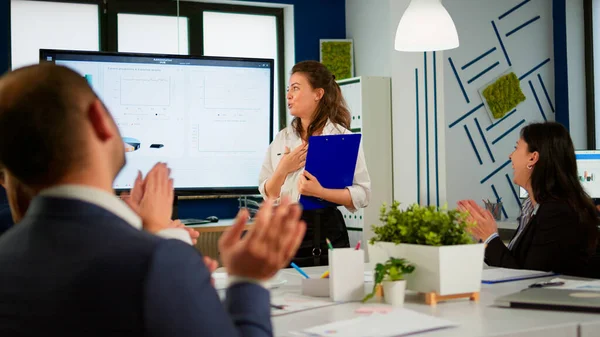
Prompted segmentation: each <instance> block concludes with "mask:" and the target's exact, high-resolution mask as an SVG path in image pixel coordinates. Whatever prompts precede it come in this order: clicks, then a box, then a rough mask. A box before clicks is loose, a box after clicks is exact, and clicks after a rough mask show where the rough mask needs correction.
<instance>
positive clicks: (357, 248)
mask: <svg viewBox="0 0 600 337" xmlns="http://www.w3.org/2000/svg"><path fill="white" fill-rule="evenodd" d="M359 249H360V240H358V243H357V244H356V248H354V250H359Z"/></svg>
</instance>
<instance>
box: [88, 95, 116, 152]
mask: <svg viewBox="0 0 600 337" xmlns="http://www.w3.org/2000/svg"><path fill="white" fill-rule="evenodd" d="M87 115H88V119H89V121H90V124H91V125H92V129H93V130H94V134H95V135H96V137H98V139H99V140H100V141H102V142H105V141H107V140H109V139H111V138H112V137H115V136H116V131H117V130H116V128H115V126H114V122H113V120H112V118H111V117H110V115H109V113H108V111H107V110H106V108H105V107H104V104H102V102H100V100H99V99H95V100H94V101H93V102H92V103H91V104H90V105H89V107H88V109H87Z"/></svg>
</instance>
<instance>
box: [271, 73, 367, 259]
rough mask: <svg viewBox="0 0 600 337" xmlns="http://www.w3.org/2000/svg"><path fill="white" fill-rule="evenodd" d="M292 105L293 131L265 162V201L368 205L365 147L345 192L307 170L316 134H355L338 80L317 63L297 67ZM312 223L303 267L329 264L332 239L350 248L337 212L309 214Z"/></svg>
mask: <svg viewBox="0 0 600 337" xmlns="http://www.w3.org/2000/svg"><path fill="white" fill-rule="evenodd" d="M287 103H288V109H289V111H290V114H291V115H292V116H294V119H293V121H292V124H291V126H288V127H287V128H285V129H283V130H282V131H281V132H279V133H278V134H277V136H276V137H275V139H274V140H273V142H272V143H271V145H270V146H269V149H268V151H267V155H266V158H265V161H264V163H263V166H262V169H261V172H260V177H259V190H260V193H261V194H262V196H263V197H265V198H267V197H270V198H281V197H284V196H288V197H290V198H291V199H292V200H293V201H298V200H299V198H300V195H304V196H309V197H316V198H320V199H323V200H326V201H329V202H332V203H334V204H337V205H342V206H344V207H346V208H347V209H348V210H350V211H356V210H357V209H359V208H364V207H366V206H367V205H368V204H369V200H370V198H371V180H370V178H369V173H368V171H367V166H366V164H365V157H364V154H363V151H362V146H361V147H360V148H359V153H358V159H357V162H356V169H355V172H354V181H353V183H352V186H347V187H346V188H344V189H328V188H324V187H323V186H321V184H320V183H319V180H318V179H316V178H315V177H314V176H313V175H311V173H310V172H307V171H305V170H304V164H305V161H306V152H307V150H308V145H307V144H308V139H309V138H310V136H317V135H337V134H350V133H351V132H350V131H349V130H348V129H349V128H350V112H349V111H348V108H347V107H346V103H345V101H344V98H343V97H342V92H341V90H340V87H339V85H338V84H337V82H336V81H335V77H334V76H333V75H332V74H331V72H330V71H329V70H327V68H326V67H325V66H324V65H323V64H321V63H319V62H316V61H304V62H300V63H298V64H296V65H295V66H294V67H293V68H292V76H291V77H290V82H289V87H288V92H287ZM302 219H303V220H304V221H305V222H306V224H307V230H306V234H305V236H304V240H303V241H302V245H301V247H300V249H299V250H298V253H297V254H296V257H295V258H294V262H295V263H296V264H298V265H299V266H315V265H327V263H328V256H327V255H328V254H327V252H328V249H327V244H326V241H325V239H326V238H328V239H329V240H330V241H331V244H332V246H333V247H334V248H342V247H349V246H350V240H349V238H348V230H347V229H346V224H345V222H344V218H343V217H342V214H341V212H340V211H339V210H338V209H337V207H333V206H332V207H328V208H324V209H317V210H305V211H304V212H303V213H302Z"/></svg>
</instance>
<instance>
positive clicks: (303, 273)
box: [290, 262, 310, 278]
mask: <svg viewBox="0 0 600 337" xmlns="http://www.w3.org/2000/svg"><path fill="white" fill-rule="evenodd" d="M290 265H291V266H292V268H294V269H296V271H297V272H299V273H300V275H302V276H304V277H306V278H310V277H309V276H308V274H306V273H305V272H304V270H302V268H300V267H298V265H296V264H295V263H294V262H292V263H291V264H290Z"/></svg>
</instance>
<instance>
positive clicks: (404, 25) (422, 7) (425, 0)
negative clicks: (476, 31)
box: [394, 0, 458, 51]
mask: <svg viewBox="0 0 600 337" xmlns="http://www.w3.org/2000/svg"><path fill="white" fill-rule="evenodd" d="M456 47H458V33H457V32H456V26H454V21H452V18H451V17H450V14H448V11H447V10H446V8H444V6H443V5H442V2H441V0H411V2H410V4H409V5H408V8H407V9H406V11H405V12H404V15H402V18H401V19H400V23H399V24H398V29H396V42H395V45H394V48H395V49H396V50H399V51H435V50H447V49H453V48H456Z"/></svg>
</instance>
